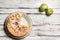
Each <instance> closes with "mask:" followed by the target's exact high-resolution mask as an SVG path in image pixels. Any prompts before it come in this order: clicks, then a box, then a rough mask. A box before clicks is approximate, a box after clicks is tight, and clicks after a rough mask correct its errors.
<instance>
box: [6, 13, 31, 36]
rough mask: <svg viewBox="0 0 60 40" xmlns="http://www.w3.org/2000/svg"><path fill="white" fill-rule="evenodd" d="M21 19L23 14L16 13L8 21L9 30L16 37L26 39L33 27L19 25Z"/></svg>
mask: <svg viewBox="0 0 60 40" xmlns="http://www.w3.org/2000/svg"><path fill="white" fill-rule="evenodd" d="M21 17H22V15H21V14H19V13H15V14H12V15H10V16H9V18H8V19H7V29H8V31H9V32H10V33H11V34H12V35H13V36H15V37H24V36H25V35H27V34H28V33H29V30H30V29H31V27H30V26H28V25H27V26H25V25H20V24H19V22H20V20H21Z"/></svg>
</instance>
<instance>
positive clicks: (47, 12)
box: [46, 8, 53, 16]
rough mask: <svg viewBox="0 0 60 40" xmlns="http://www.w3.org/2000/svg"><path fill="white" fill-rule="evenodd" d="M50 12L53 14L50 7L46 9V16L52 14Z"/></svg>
mask: <svg viewBox="0 0 60 40" xmlns="http://www.w3.org/2000/svg"><path fill="white" fill-rule="evenodd" d="M52 14H53V9H52V8H48V9H46V15H47V16H50V15H52Z"/></svg>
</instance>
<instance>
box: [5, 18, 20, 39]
mask: <svg viewBox="0 0 60 40" xmlns="http://www.w3.org/2000/svg"><path fill="white" fill-rule="evenodd" d="M6 19H7V18H6ZM4 32H5V34H6V35H7V36H8V37H10V38H12V39H13V40H21V38H14V37H13V36H12V35H11V34H10V33H9V31H8V30H7V26H6V20H5V22H4Z"/></svg>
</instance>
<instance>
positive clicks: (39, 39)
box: [0, 37, 60, 40]
mask: <svg viewBox="0 0 60 40" xmlns="http://www.w3.org/2000/svg"><path fill="white" fill-rule="evenodd" d="M59 39H60V37H26V38H24V39H11V38H9V37H0V40H59Z"/></svg>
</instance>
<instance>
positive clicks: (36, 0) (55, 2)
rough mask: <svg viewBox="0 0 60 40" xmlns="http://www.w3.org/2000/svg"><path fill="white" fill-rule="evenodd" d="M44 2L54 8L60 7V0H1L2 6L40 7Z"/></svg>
mask: <svg viewBox="0 0 60 40" xmlns="http://www.w3.org/2000/svg"><path fill="white" fill-rule="evenodd" d="M42 3H46V4H48V6H49V7H52V8H60V4H59V3H60V0H49V1H47V0H1V1H0V7H2V8H19V7H24V8H38V7H39V6H40V5H41V4H42Z"/></svg>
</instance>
